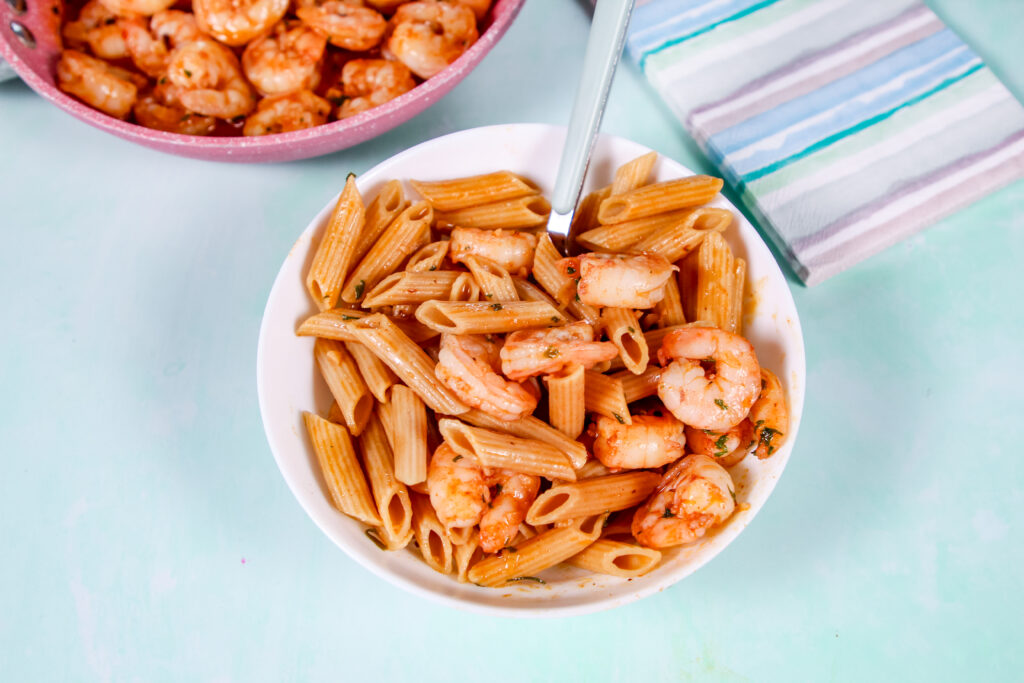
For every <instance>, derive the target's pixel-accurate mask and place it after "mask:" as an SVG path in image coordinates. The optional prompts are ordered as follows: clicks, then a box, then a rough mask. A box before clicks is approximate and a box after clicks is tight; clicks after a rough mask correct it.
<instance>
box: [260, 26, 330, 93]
mask: <svg viewBox="0 0 1024 683" xmlns="http://www.w3.org/2000/svg"><path fill="white" fill-rule="evenodd" d="M326 47H327V39H326V38H324V37H323V36H322V35H320V34H319V33H318V32H316V31H314V30H313V29H311V28H309V27H308V26H306V25H305V24H302V23H301V22H298V21H282V22H279V23H278V24H276V25H275V26H274V29H273V30H272V31H271V32H270V33H269V34H268V35H266V36H263V37H262V38H257V39H256V40H254V41H252V42H251V43H249V45H248V47H246V48H245V52H243V53H242V70H243V71H244V72H245V76H246V78H248V79H249V82H250V83H252V84H253V85H254V86H256V89H257V90H259V91H260V92H261V93H263V94H264V95H286V94H288V93H293V92H296V91H298V90H312V89H313V88H315V87H316V86H317V85H318V84H319V83H320V62H321V60H322V59H323V56H324V50H325V49H326Z"/></svg>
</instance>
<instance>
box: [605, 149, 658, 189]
mask: <svg viewBox="0 0 1024 683" xmlns="http://www.w3.org/2000/svg"><path fill="white" fill-rule="evenodd" d="M657 161H658V153H657V152H648V153H647V154H642V155H640V156H638V157H637V158H636V159H633V160H632V161H627V162H626V163H624V164H623V165H622V166H619V167H618V168H617V169H615V180H613V181H612V191H611V193H612V194H613V195H617V194H624V193H626V192H630V191H632V190H635V189H636V188H638V187H642V186H643V185H646V184H647V180H648V179H649V178H650V177H651V171H652V170H653V169H654V164H655V163H656V162H657Z"/></svg>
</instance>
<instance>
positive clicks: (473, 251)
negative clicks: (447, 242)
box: [448, 228, 537, 277]
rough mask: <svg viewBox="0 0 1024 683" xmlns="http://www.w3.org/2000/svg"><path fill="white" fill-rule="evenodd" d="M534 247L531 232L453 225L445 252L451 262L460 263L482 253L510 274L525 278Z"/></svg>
mask: <svg viewBox="0 0 1024 683" xmlns="http://www.w3.org/2000/svg"><path fill="white" fill-rule="evenodd" d="M536 248H537V236H536V235H534V234H533V233H530V232H520V231H518V230H480V229H479V228H455V229H454V230H452V239H451V246H450V247H449V248H448V249H449V251H448V254H449V257H450V258H451V260H452V261H453V262H454V263H462V262H463V259H464V258H465V257H466V256H470V255H472V256H481V257H483V258H485V259H489V260H490V261H493V262H494V263H497V264H498V265H499V266H501V267H502V268H504V269H505V270H507V271H508V272H509V273H510V274H511V275H517V276H519V277H526V276H527V275H529V273H530V269H531V268H533V252H534V250H535V249H536Z"/></svg>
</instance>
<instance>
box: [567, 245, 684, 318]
mask: <svg viewBox="0 0 1024 683" xmlns="http://www.w3.org/2000/svg"><path fill="white" fill-rule="evenodd" d="M578 258H579V266H578V268H577V270H578V272H579V274H578V276H575V277H578V278H579V285H578V288H577V292H578V294H579V297H580V301H582V302H583V303H585V304H588V305H590V306H613V307H615V308H652V307H653V306H654V305H655V304H657V303H658V302H659V301H661V300H662V299H664V298H665V283H666V282H668V279H669V278H670V277H672V273H673V272H675V271H676V270H678V268H676V267H675V266H673V265H672V264H671V263H669V262H668V261H666V260H665V258H664V257H662V256H658V255H656V254H634V255H627V254H581V255H580V256H579V257H578ZM575 260H576V259H563V260H562V264H563V265H562V267H563V268H564V269H565V272H566V274H568V275H570V277H574V276H573V274H572V273H570V272H569V271H570V269H572V268H573V262H574V261H575Z"/></svg>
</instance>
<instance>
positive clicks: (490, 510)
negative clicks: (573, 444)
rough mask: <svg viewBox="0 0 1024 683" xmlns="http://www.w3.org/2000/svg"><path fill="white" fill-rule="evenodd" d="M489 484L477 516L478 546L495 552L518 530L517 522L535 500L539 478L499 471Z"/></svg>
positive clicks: (490, 479) (538, 488)
mask: <svg viewBox="0 0 1024 683" xmlns="http://www.w3.org/2000/svg"><path fill="white" fill-rule="evenodd" d="M488 483H490V484H491V486H492V487H493V494H492V498H491V500H490V502H489V503H488V505H487V510H486V511H485V512H484V514H483V516H482V517H481V518H480V548H481V549H482V550H483V551H484V552H485V553H496V552H498V551H499V550H501V549H502V548H504V547H506V546H508V544H509V543H511V542H512V540H513V539H514V538H515V537H516V535H517V534H518V533H519V525H520V524H521V523H522V522H523V520H525V519H526V513H527V511H528V510H529V509H530V506H531V505H533V501H534V500H536V499H537V492H538V491H540V477H538V476H535V475H532V474H521V473H519V472H510V471H508V470H498V471H497V472H496V473H495V474H494V475H492V476H491V477H490V478H489V479H488Z"/></svg>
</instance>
